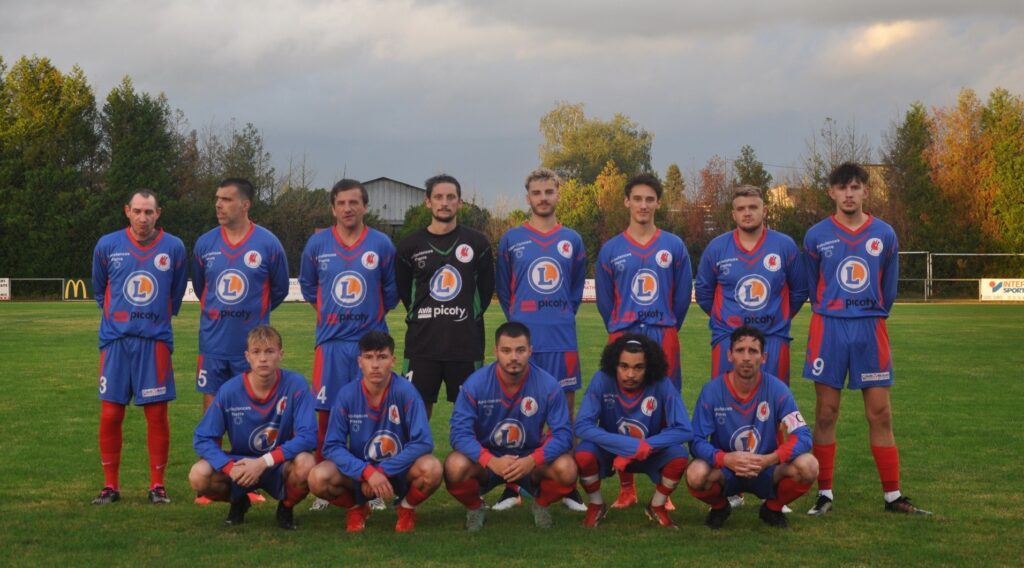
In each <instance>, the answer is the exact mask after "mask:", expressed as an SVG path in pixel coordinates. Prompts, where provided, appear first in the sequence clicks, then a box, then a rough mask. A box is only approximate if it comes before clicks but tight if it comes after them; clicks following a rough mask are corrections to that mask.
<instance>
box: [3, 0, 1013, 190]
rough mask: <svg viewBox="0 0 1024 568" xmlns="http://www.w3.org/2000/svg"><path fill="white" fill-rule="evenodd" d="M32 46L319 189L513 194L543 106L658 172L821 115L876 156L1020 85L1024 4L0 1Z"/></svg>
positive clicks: (772, 148)
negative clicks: (625, 146)
mask: <svg viewBox="0 0 1024 568" xmlns="http://www.w3.org/2000/svg"><path fill="white" fill-rule="evenodd" d="M32 54H35V55H39V56H45V57H49V58H50V59H51V60H53V62H54V63H55V64H56V65H57V66H58V67H59V68H61V69H62V70H67V69H69V68H70V67H71V66H72V65H74V64H78V65H79V66H80V67H82V69H83V70H84V71H85V74H86V76H87V77H88V78H89V80H90V82H91V83H92V85H93V88H94V89H95V91H96V95H97V99H99V100H102V99H103V98H104V97H105V96H106V95H107V93H109V91H110V89H111V88H112V87H114V86H115V85H116V84H117V83H118V82H119V81H120V80H121V78H122V77H123V76H125V75H129V76H131V77H132V79H133V80H134V81H135V85H136V87H137V88H138V89H140V90H143V91H147V92H151V93H158V92H163V93H165V94H166V95H167V97H168V99H169V101H170V104H171V106H172V107H174V108H179V109H181V110H182V111H184V113H185V115H186V117H187V118H188V120H189V123H190V125H191V126H192V127H193V128H197V129H202V128H203V127H204V126H206V125H209V124H224V123H226V122H228V121H230V120H231V119H235V120H236V121H238V122H239V123H242V124H244V123H246V122H252V123H254V124H255V125H256V126H257V127H258V128H259V129H261V130H262V131H263V134H264V139H265V142H266V146H267V149H268V150H269V151H270V152H271V153H272V155H273V157H274V162H275V165H276V166H277V169H278V173H279V174H280V173H282V172H283V171H284V170H286V169H287V163H288V158H289V156H295V157H301V156H302V155H305V156H306V159H307V163H308V164H310V165H311V166H312V168H313V169H314V170H315V171H316V173H317V177H316V182H317V184H318V185H320V186H329V185H331V184H332V183H333V182H334V181H335V180H336V179H337V178H338V177H340V175H341V173H342V171H345V172H346V173H347V174H348V176H349V177H356V178H359V179H364V180H365V179H370V178H375V177H379V176H388V177H392V178H395V179H398V180H401V181H404V182H407V183H412V184H415V185H422V181H423V180H424V179H425V178H426V177H428V176H430V175H433V174H435V173H437V172H439V171H447V172H449V173H451V174H453V175H455V176H456V177H458V178H459V179H460V181H462V183H463V188H464V191H467V192H468V193H470V194H471V193H473V192H476V193H477V194H478V195H479V197H480V199H481V201H482V202H483V203H485V204H487V205H491V204H493V203H495V201H496V199H497V198H498V196H499V195H505V196H508V197H509V199H511V200H512V204H513V205H515V206H519V205H520V197H521V192H522V185H521V183H522V179H523V177H524V176H525V174H526V173H527V172H528V171H529V170H530V169H531V168H533V167H535V166H536V165H537V162H538V157H537V148H538V145H539V144H540V141H541V137H540V134H539V131H538V121H539V119H540V117H541V116H543V115H544V114H545V113H546V112H547V111H549V110H550V109H551V108H552V107H553V105H554V104H555V102H556V101H562V100H564V101H569V102H583V103H585V104H586V111H587V114H588V116H597V117H600V118H610V117H611V116H612V115H613V114H614V113H616V112H621V113H624V114H626V115H628V116H629V117H631V118H632V119H633V120H635V121H637V122H638V123H639V124H640V125H641V126H642V127H644V128H646V129H647V130H649V131H651V132H653V133H654V135H655V138H654V148H653V154H654V166H655V168H656V169H657V170H658V171H659V172H661V173H662V174H664V172H665V169H666V168H667V167H668V165H669V164H671V163H672V162H676V163H678V164H679V165H680V166H681V167H682V168H683V170H684V171H687V170H696V169H698V168H700V167H701V166H702V165H704V163H705V162H706V161H707V160H708V158H710V157H711V156H713V155H716V154H717V155H719V156H723V157H726V158H730V159H731V158H733V157H735V156H736V155H737V154H738V152H739V149H740V147H741V146H742V145H744V144H750V145H752V146H753V147H754V149H755V150H756V151H757V154H758V156H759V157H760V158H761V160H762V161H764V162H765V163H767V164H772V165H777V166H792V165H796V164H798V163H799V159H800V156H801V154H803V153H804V151H805V141H806V140H807V139H808V138H809V136H810V134H811V132H812V131H813V130H814V129H816V128H818V127H820V126H821V124H822V122H823V121H824V119H825V117H833V118H835V119H836V120H838V121H839V122H840V123H841V124H846V123H849V122H851V121H855V122H856V125H857V127H858V129H860V130H861V131H863V132H864V133H866V134H867V135H868V137H869V140H870V141H871V143H872V145H873V146H874V147H875V148H878V147H879V146H880V145H881V142H882V137H881V133H882V131H883V130H885V129H887V128H888V127H889V125H890V124H891V123H892V122H893V121H894V120H896V119H898V118H899V117H900V116H901V114H902V113H903V112H905V111H906V109H907V107H908V105H909V104H910V103H912V102H913V101H915V100H920V101H922V102H924V103H925V104H927V105H930V106H935V105H949V104H952V103H953V102H954V101H955V100H956V95H957V93H958V92H959V90H960V89H961V88H963V87H970V88H972V89H975V90H976V91H977V92H978V94H979V96H980V97H981V98H982V99H984V98H985V97H987V95H988V93H989V91H991V90H992V89H993V88H994V87H996V86H1002V87H1005V88H1007V89H1009V90H1010V91H1011V92H1014V93H1016V94H1018V95H1021V94H1024V5H1022V3H1021V1H1020V0H1003V1H989V0H973V1H972V2H967V1H965V0H957V1H951V0H904V1H898V2H893V1H892V0H889V1H877V0H860V1H856V2H850V1H842V2H838V1H835V2H821V1H811V0H774V1H771V2H766V1H763V0H760V1H749V2H747V1H729V2H706V1H700V2H696V1H695V2H690V1H679V0H676V1H670V0H666V1H659V2H622V1H607V0H587V1H584V0H573V1H565V2H556V1H551V0H548V1H544V2H541V1H539V0H518V1H515V2H509V1H498V0H465V1H457V0H451V1H413V0H352V1H338V2H326V1H325V2H317V1H311V0H308V1H300V0H293V1H284V0H280V1H269V0H248V1H244V2H243V1H202V2H193V1H186V0H178V1H176V2H146V1H141V0H134V1H112V0H108V1H88V0H78V1H75V2H64V1H49V0H32V1H26V0H0V55H2V56H3V58H4V60H5V61H7V63H8V65H10V64H11V63H13V61H14V60H16V59H17V58H18V57H20V56H21V55H32ZM769 169H770V170H772V171H773V173H775V174H777V175H779V174H783V173H785V171H786V170H785V169H780V168H774V167H773V168H769Z"/></svg>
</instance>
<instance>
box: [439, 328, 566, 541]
mask: <svg viewBox="0 0 1024 568" xmlns="http://www.w3.org/2000/svg"><path fill="white" fill-rule="evenodd" d="M494 344H495V345H494V355H495V357H496V358H497V362H495V363H491V364H490V365H487V366H486V367H484V368H482V369H480V370H478V371H476V372H475V373H473V375H472V376H470V377H469V379H467V380H466V383H465V385H463V388H462V390H461V391H460V392H459V399H458V401H457V402H456V403H455V410H454V411H453V412H452V418H451V434H450V441H451V445H452V453H450V454H448V458H447V459H445V462H444V479H445V485H446V486H447V488H448V492H449V493H451V494H452V496H453V497H455V499H456V500H458V501H459V502H460V503H462V504H463V505H465V506H466V509H467V510H468V511H467V513H466V530H469V531H471V532H476V531H479V530H480V529H482V528H483V526H484V516H485V512H484V507H483V504H484V501H483V497H482V496H481V495H482V493H486V492H488V491H490V490H491V489H493V488H494V487H496V486H498V485H500V484H506V483H517V484H519V485H520V486H522V487H523V488H524V489H525V490H527V491H529V493H530V494H531V495H533V496H534V502H533V522H534V525H535V526H537V527H538V528H543V529H546V528H550V527H551V526H552V520H551V512H550V511H549V510H548V506H549V505H551V503H554V502H555V501H559V500H561V499H562V498H563V497H565V496H566V495H568V494H569V493H570V492H572V490H573V488H574V486H575V485H576V463H575V462H574V461H573V459H572V454H571V453H570V452H571V450H572V427H571V426H570V424H569V414H568V412H567V411H566V405H565V395H564V394H562V389H561V387H560V386H559V385H558V381H556V380H555V378H554V377H552V376H551V375H549V374H548V373H547V372H545V371H544V370H543V369H541V368H540V367H538V366H537V365H535V364H533V363H531V362H530V330H529V329H528V328H527V327H526V326H525V325H523V324H521V323H518V322H505V323H503V324H501V325H500V326H499V327H498V329H497V331H496V332H495V334H494ZM545 428H547V432H545Z"/></svg>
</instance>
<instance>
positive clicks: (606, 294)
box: [594, 229, 693, 333]
mask: <svg viewBox="0 0 1024 568" xmlns="http://www.w3.org/2000/svg"><path fill="white" fill-rule="evenodd" d="M594 273H595V274H594V276H595V284H596V287H597V309H598V311H599V312H601V318H602V319H604V325H605V328H606V329H607V330H608V333H614V332H616V331H624V330H628V329H631V328H634V327H636V326H638V325H647V326H660V327H674V328H676V329H679V327H680V326H682V325H683V320H684V319H686V311H687V310H688V309H690V295H691V293H692V292H693V272H692V269H691V266H690V255H689V253H688V252H687V251H686V245H684V244H683V240H682V239H680V238H679V237H677V236H676V235H673V234H672V233H668V232H665V231H662V230H661V229H658V232H657V233H655V235H654V237H653V238H652V239H651V240H650V241H648V242H647V244H643V245H641V244H640V243H638V242H636V241H635V240H633V239H632V238H630V236H629V235H628V234H627V233H625V232H623V233H621V234H619V235H616V236H615V237H612V238H611V239H609V240H608V242H606V243H605V244H604V246H602V247H601V252H600V253H598V255H597V267H596V268H595V269H594Z"/></svg>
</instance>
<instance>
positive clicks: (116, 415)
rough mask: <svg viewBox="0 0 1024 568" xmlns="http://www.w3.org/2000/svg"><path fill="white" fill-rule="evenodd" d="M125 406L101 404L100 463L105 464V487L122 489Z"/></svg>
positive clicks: (111, 403)
mask: <svg viewBox="0 0 1024 568" xmlns="http://www.w3.org/2000/svg"><path fill="white" fill-rule="evenodd" d="M122 422H124V405H122V404H115V403H113V402H108V401H106V400H104V401H101V402H100V463H102V464H103V480H104V481H103V485H104V486H105V487H113V488H114V489H118V488H120V487H121V480H120V477H119V474H120V471H121V439H122V438H121V423H122Z"/></svg>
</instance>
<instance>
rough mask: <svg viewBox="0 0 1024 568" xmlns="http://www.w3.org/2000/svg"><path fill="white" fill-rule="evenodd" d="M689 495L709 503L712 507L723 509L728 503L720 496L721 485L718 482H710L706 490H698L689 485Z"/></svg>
mask: <svg viewBox="0 0 1024 568" xmlns="http://www.w3.org/2000/svg"><path fill="white" fill-rule="evenodd" d="M690 495H693V496H694V497H696V498H698V499H700V500H701V501H704V502H705V503H707V504H708V505H711V508H712V509H724V508H725V507H726V506H727V505H728V504H729V500H728V499H726V498H725V497H722V486H721V485H719V484H718V483H712V484H711V488H710V489H708V490H707V491H698V490H696V489H694V488H692V487H691V488H690Z"/></svg>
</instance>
